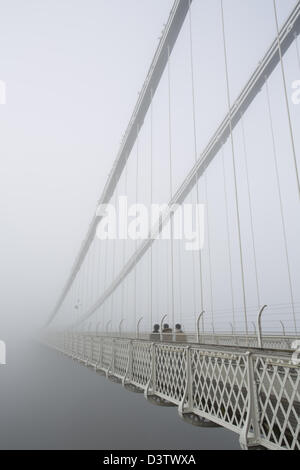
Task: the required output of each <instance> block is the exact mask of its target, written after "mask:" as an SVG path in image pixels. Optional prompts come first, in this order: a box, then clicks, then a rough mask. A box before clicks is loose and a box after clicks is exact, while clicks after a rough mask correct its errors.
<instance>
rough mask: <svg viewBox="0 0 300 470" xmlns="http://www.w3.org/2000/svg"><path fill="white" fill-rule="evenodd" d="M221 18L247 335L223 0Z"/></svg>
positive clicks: (243, 281)
mask: <svg viewBox="0 0 300 470" xmlns="http://www.w3.org/2000/svg"><path fill="white" fill-rule="evenodd" d="M221 16H222V30H223V46H224V60H225V72H226V88H227V104H228V112H229V126H230V140H231V150H232V164H233V177H234V189H235V205H236V217H237V227H238V238H239V253H240V264H241V277H242V290H243V306H244V320H245V332H246V335H248V318H247V304H246V291H245V274H244V259H243V248H242V234H241V221H240V208H239V198H238V188H237V172H236V162H235V148H234V141H233V128H232V116H231V98H230V88H229V74H228V61H227V46H226V35H225V19H224V7H223V0H221Z"/></svg>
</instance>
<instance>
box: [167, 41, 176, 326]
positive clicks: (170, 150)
mask: <svg viewBox="0 0 300 470" xmlns="http://www.w3.org/2000/svg"><path fill="white" fill-rule="evenodd" d="M168 92H169V93H168V94H169V172H170V200H172V197H173V159H172V122H171V66H170V47H168ZM171 210H172V208H171ZM173 216H174V214H173V212H172V213H171V217H170V233H171V314H172V328H173V332H174V330H175V300H174V219H173Z"/></svg>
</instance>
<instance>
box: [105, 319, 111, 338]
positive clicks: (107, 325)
mask: <svg viewBox="0 0 300 470" xmlns="http://www.w3.org/2000/svg"><path fill="white" fill-rule="evenodd" d="M110 325H111V320H109V321H108V322H107V323H106V335H108V328H109V326H110Z"/></svg>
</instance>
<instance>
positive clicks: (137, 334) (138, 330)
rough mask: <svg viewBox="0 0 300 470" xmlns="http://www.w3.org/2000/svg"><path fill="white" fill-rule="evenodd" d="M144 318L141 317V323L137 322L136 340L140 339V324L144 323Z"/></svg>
mask: <svg viewBox="0 0 300 470" xmlns="http://www.w3.org/2000/svg"><path fill="white" fill-rule="evenodd" d="M143 319H144V317H141V318H140V319H139V321H138V322H137V325H136V338H137V339H139V337H140V324H141V323H142V321H143Z"/></svg>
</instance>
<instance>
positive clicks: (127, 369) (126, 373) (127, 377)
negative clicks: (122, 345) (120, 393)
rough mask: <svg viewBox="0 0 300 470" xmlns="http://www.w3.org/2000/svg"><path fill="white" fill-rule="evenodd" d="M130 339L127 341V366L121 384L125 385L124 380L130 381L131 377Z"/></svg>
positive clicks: (131, 346)
mask: <svg viewBox="0 0 300 470" xmlns="http://www.w3.org/2000/svg"><path fill="white" fill-rule="evenodd" d="M132 348H133V345H132V340H129V342H128V362H127V367H126V372H125V375H124V377H123V380H122V385H123V387H125V385H126V381H127V380H128V379H129V382H131V379H132Z"/></svg>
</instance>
